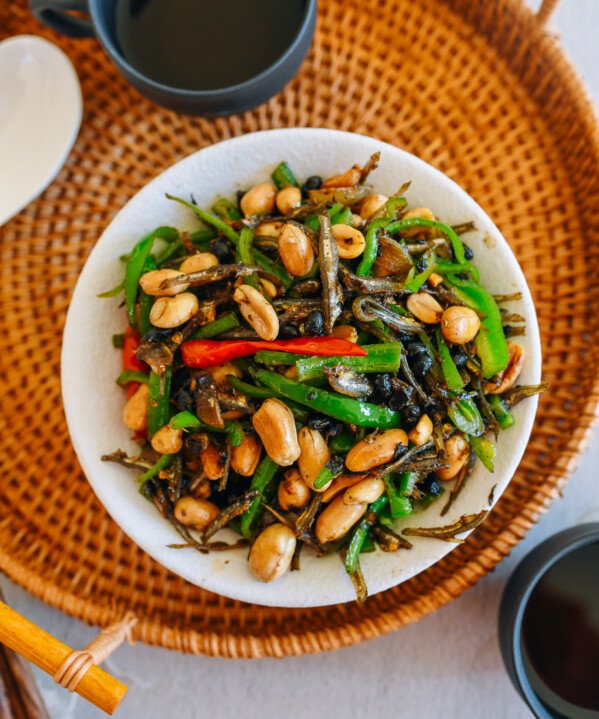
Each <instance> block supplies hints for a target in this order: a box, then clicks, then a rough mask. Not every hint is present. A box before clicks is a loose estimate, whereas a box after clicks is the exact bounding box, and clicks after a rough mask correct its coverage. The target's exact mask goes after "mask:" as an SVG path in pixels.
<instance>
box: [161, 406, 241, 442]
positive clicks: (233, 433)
mask: <svg viewBox="0 0 599 719" xmlns="http://www.w3.org/2000/svg"><path fill="white" fill-rule="evenodd" d="M168 424H169V427H172V429H205V430H208V431H209V432H219V433H225V434H228V435H229V438H230V440H231V445H232V446H233V447H239V445H240V444H241V442H242V441H243V427H242V426H241V423H240V422H238V421H237V420H234V419H233V420H230V419H226V420H225V426H224V429H222V428H221V427H214V426H213V425H211V424H206V423H205V422H202V421H201V420H200V419H198V418H197V417H196V416H195V414H193V412H188V411H187V410H185V411H183V412H178V413H177V414H176V415H174V416H173V417H171V420H170V422H169V423H168Z"/></svg>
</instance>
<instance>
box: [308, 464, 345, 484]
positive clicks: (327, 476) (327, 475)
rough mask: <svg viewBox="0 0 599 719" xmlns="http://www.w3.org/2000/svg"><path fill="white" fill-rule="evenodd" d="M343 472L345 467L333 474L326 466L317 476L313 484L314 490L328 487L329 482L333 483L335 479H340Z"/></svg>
mask: <svg viewBox="0 0 599 719" xmlns="http://www.w3.org/2000/svg"><path fill="white" fill-rule="evenodd" d="M342 472H343V465H342V466H341V467H339V469H337V470H336V471H335V472H333V471H332V470H331V469H329V467H327V466H326V465H325V466H324V467H323V468H322V469H321V470H320V472H319V473H318V474H317V475H316V479H315V480H314V482H313V487H314V489H322V488H323V487H326V486H327V484H328V483H329V482H332V481H333V480H334V479H335V477H338V476H339V475H340V474H341V473H342Z"/></svg>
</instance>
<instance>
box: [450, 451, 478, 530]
mask: <svg viewBox="0 0 599 719" xmlns="http://www.w3.org/2000/svg"><path fill="white" fill-rule="evenodd" d="M475 462H476V455H475V454H474V452H470V456H469V457H468V462H467V463H466V464H465V465H464V466H463V467H462V469H461V470H460V471H459V472H458V475H457V477H456V479H455V482H454V484H453V487H452V488H451V491H450V492H449V497H448V498H447V502H446V503H445V506H444V507H443V509H442V510H441V516H442V517H444V516H445V515H446V514H447V512H448V511H449V510H450V508H451V506H452V505H453V503H454V502H455V501H456V499H457V498H458V497H459V495H460V494H461V492H462V490H463V489H464V487H465V486H466V482H467V480H468V478H469V477H470V476H471V474H472V470H473V469H474V463H475Z"/></svg>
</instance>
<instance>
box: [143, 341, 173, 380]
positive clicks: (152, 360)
mask: <svg viewBox="0 0 599 719" xmlns="http://www.w3.org/2000/svg"><path fill="white" fill-rule="evenodd" d="M135 356H136V357H137V359H140V360H142V361H143V362H145V363H146V364H148V365H149V366H150V368H151V369H152V371H153V372H154V373H155V374H157V375H163V374H164V372H165V371H166V369H167V368H168V367H170V366H171V364H172V363H173V352H172V350H171V349H169V347H167V345H165V344H164V342H159V341H158V342H157V341H155V340H146V341H145V342H142V343H141V344H140V345H139V347H138V348H137V349H136V350H135Z"/></svg>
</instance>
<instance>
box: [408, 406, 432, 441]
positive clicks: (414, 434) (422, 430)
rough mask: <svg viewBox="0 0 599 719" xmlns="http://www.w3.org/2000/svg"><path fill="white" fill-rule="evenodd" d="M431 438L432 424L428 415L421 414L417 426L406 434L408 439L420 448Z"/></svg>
mask: <svg viewBox="0 0 599 719" xmlns="http://www.w3.org/2000/svg"><path fill="white" fill-rule="evenodd" d="M432 436H433V423H432V420H431V418H430V417H429V416H428V414H423V415H422V417H420V419H419V420H418V424H417V425H416V426H415V427H414V429H413V430H412V431H411V432H409V433H408V437H409V439H410V441H411V442H413V443H414V444H415V445H417V446H418V447H422V445H423V444H426V443H427V442H428V441H429V439H430V438H431V437H432Z"/></svg>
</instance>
